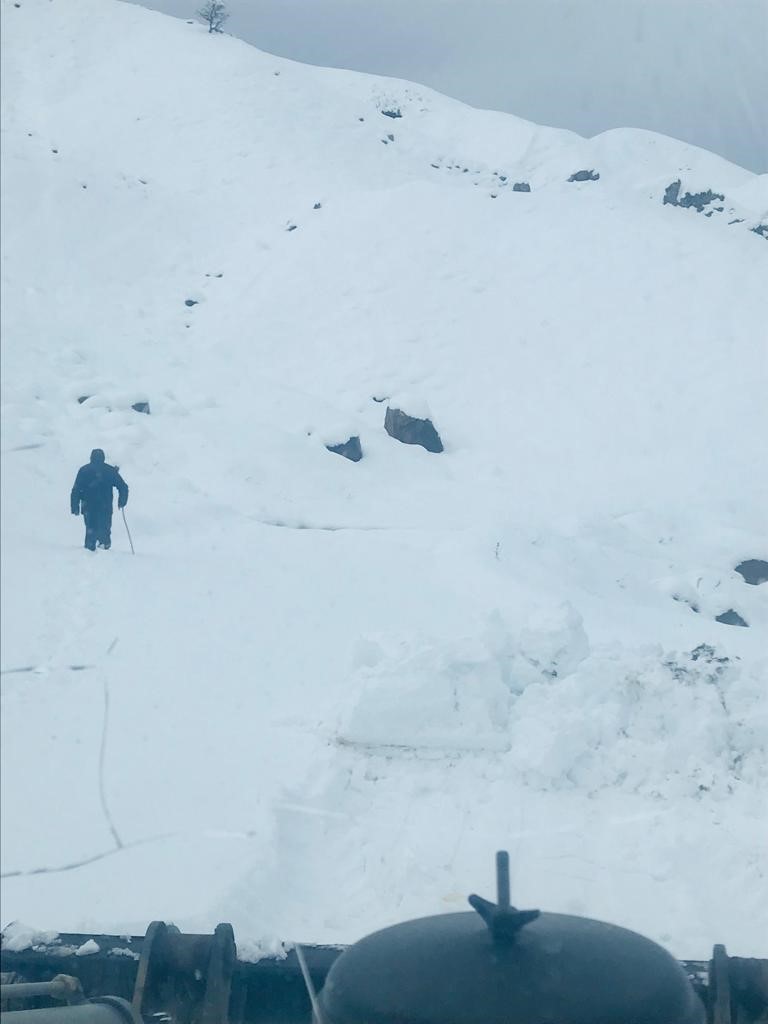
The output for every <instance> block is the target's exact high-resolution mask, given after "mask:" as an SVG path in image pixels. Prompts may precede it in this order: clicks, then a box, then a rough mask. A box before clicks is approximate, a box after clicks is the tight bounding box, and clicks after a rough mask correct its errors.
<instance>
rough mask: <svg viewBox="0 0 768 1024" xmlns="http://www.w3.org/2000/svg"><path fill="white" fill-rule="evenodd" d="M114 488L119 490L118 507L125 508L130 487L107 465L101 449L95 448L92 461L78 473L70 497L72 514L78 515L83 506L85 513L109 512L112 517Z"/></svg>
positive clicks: (114, 469)
mask: <svg viewBox="0 0 768 1024" xmlns="http://www.w3.org/2000/svg"><path fill="white" fill-rule="evenodd" d="M113 488H117V507H118V508H123V506H124V505H125V504H126V503H127V501H128V485H127V484H126V482H125V480H123V478H122V477H121V476H120V474H119V473H118V471H117V469H116V467H115V466H109V465H107V463H106V462H105V460H104V452H103V451H102V450H101V448H94V449H93V451H92V452H91V461H90V462H89V463H88V465H87V466H81V467H80V469H79V470H78V471H77V476H76V477H75V485H74V487H73V488H72V494H71V497H70V504H71V506H72V512H73V513H74V514H75V515H78V514H79V513H80V511H81V504H82V511H83V512H85V511H86V510H88V511H90V512H97V511H99V512H101V511H105V512H106V511H109V513H110V515H111V513H112V489H113Z"/></svg>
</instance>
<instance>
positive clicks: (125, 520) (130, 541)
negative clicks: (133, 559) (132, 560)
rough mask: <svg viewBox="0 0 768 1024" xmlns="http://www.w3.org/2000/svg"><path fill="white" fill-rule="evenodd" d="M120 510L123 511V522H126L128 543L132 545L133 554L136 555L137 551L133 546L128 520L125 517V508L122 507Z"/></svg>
mask: <svg viewBox="0 0 768 1024" xmlns="http://www.w3.org/2000/svg"><path fill="white" fill-rule="evenodd" d="M120 511H121V512H122V513H123V522H124V523H125V532H126V533H127V534H128V543H129V544H130V545H131V554H132V555H135V554H136V552H135V551H134V548H133V541H132V540H131V531H130V530H129V529H128V520H127V519H126V518H125V509H124V508H121V509H120Z"/></svg>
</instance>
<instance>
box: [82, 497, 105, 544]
mask: <svg viewBox="0 0 768 1024" xmlns="http://www.w3.org/2000/svg"><path fill="white" fill-rule="evenodd" d="M83 518H84V519H85V546H86V547H87V548H88V550H89V551H95V550H96V545H97V544H101V546H102V547H103V548H108V547H110V546H111V544H112V509H111V508H109V507H107V508H104V507H100V506H98V505H95V506H93V507H92V508H91V507H89V506H88V505H85V506H84V508H83Z"/></svg>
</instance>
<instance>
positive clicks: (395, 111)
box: [382, 107, 403, 117]
mask: <svg viewBox="0 0 768 1024" xmlns="http://www.w3.org/2000/svg"><path fill="white" fill-rule="evenodd" d="M382 114H383V115H384V117H402V116H403V114H402V111H401V110H400V107H393V108H392V109H391V110H382Z"/></svg>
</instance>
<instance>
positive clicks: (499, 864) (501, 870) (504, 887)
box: [496, 850, 510, 910]
mask: <svg viewBox="0 0 768 1024" xmlns="http://www.w3.org/2000/svg"><path fill="white" fill-rule="evenodd" d="M509 899H510V896H509V854H508V853H507V851H506V850H499V852H498V853H497V854H496V902H497V904H498V906H499V909H504V910H509V907H510V902H509Z"/></svg>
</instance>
